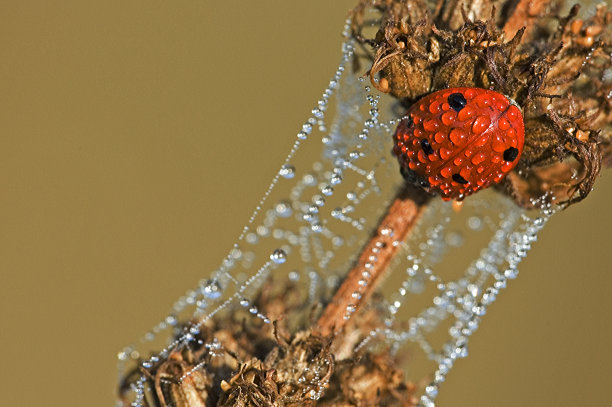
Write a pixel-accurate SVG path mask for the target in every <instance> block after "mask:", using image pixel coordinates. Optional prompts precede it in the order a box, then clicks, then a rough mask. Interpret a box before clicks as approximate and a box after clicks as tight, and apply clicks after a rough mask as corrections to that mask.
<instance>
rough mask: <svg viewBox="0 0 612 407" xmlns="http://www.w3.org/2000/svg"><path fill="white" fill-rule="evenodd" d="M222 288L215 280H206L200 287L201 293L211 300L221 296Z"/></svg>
mask: <svg viewBox="0 0 612 407" xmlns="http://www.w3.org/2000/svg"><path fill="white" fill-rule="evenodd" d="M222 293H223V290H222V288H221V285H220V284H219V282H218V281H217V280H214V279H213V280H208V281H207V282H206V285H205V286H204V287H203V288H202V294H203V295H204V296H205V297H206V298H209V299H211V300H215V299H217V298H219V297H221V294H222Z"/></svg>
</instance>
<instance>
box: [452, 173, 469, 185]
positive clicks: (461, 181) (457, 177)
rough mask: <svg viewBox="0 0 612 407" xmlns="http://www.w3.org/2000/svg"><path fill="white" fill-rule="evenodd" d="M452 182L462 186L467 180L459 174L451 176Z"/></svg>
mask: <svg viewBox="0 0 612 407" xmlns="http://www.w3.org/2000/svg"><path fill="white" fill-rule="evenodd" d="M453 181H455V182H457V183H459V184H463V185H465V184H467V183H468V182H467V180H466V179H465V178H463V177H462V176H461V175H459V174H453Z"/></svg>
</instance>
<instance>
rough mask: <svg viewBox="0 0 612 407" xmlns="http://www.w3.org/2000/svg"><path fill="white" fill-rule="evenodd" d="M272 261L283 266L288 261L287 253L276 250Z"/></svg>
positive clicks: (271, 258)
mask: <svg viewBox="0 0 612 407" xmlns="http://www.w3.org/2000/svg"><path fill="white" fill-rule="evenodd" d="M270 260H272V261H273V262H274V263H276V264H283V263H284V262H286V261H287V253H285V251H284V250H283V249H276V250H274V251H273V252H272V254H271V255H270Z"/></svg>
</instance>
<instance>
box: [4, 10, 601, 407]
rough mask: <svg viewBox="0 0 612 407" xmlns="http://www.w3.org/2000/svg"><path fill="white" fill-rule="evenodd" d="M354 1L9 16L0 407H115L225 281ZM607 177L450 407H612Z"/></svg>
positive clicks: (452, 393)
mask: <svg viewBox="0 0 612 407" xmlns="http://www.w3.org/2000/svg"><path fill="white" fill-rule="evenodd" d="M354 4H355V0H351V1H348V0H342V1H339V0H337V1H334V2H329V1H324V0H312V1H309V2H280V1H263V2H246V1H245V2H214V3H213V2H210V1H174V2H167V1H147V2H144V1H115V0H107V1H104V2H83V1H64V2H55V4H51V2H42V1H30V2H10V1H9V2H7V1H5V2H2V3H1V4H0V33H1V34H0V60H1V61H2V62H1V63H0V123H1V126H2V127H1V134H0V188H1V190H0V216H1V221H0V222H1V223H0V273H1V274H0V275H1V278H0V287H1V288H0V290H1V291H0V318H1V325H0V346H1V349H2V366H3V368H2V369H0V390H1V392H2V396H3V397H2V404H4V405H13V406H37V405H44V406H59V405H88V406H109V405H113V403H114V393H115V387H116V380H117V379H116V371H115V368H116V354H117V351H119V350H120V349H121V348H122V347H123V346H125V345H127V344H128V343H131V342H134V341H136V340H137V339H138V338H140V337H141V336H142V335H143V334H144V333H145V332H147V331H148V330H149V329H150V328H151V327H152V326H153V325H154V324H155V323H157V322H158V320H159V319H160V318H162V317H163V316H164V315H166V313H167V312H168V310H169V308H170V306H171V304H172V303H173V302H174V300H176V299H177V298H178V297H179V296H180V295H182V294H183V293H184V292H185V291H186V290H187V289H188V288H190V287H193V286H195V285H196V283H197V281H198V280H199V279H200V278H202V277H205V276H206V275H208V273H209V272H210V271H211V270H212V269H214V268H215V267H217V265H218V264H219V262H220V260H221V258H222V256H223V255H225V253H226V251H227V250H228V249H229V248H230V246H231V245H232V243H233V242H234V240H235V239H236V237H237V236H238V234H239V232H240V230H241V228H242V226H243V225H244V223H245V222H246V221H247V220H248V217H249V216H250V213H251V211H252V209H253V208H254V206H255V204H256V203H257V202H258V200H259V199H260V197H261V195H262V194H263V192H264V190H265V188H266V187H267V186H268V184H269V181H270V180H271V178H272V176H273V175H274V173H275V172H276V171H277V170H278V167H279V165H280V164H281V162H282V160H283V159H284V157H285V155H286V153H287V152H288V150H289V148H290V146H291V144H292V143H293V140H294V135H295V134H296V132H297V131H298V130H299V127H300V126H301V123H302V122H303V120H304V119H305V118H306V117H307V115H308V113H309V111H310V109H311V108H312V107H313V105H314V104H315V102H316V101H317V99H318V98H319V97H320V94H321V92H322V91H323V90H324V88H325V86H326V85H327V82H328V80H329V78H330V77H331V75H332V73H333V72H334V70H335V69H336V66H337V63H338V61H339V58H340V44H341V41H342V39H341V37H340V32H341V29H342V25H343V22H344V19H345V17H346V15H347V12H348V10H349V9H350V8H351V7H352V6H353V5H354ZM611 198H612V171H607V172H606V171H604V173H603V176H602V177H601V179H600V180H599V181H598V182H597V184H596V187H595V191H594V192H593V193H592V194H591V196H590V197H589V198H588V199H587V200H586V201H585V202H583V203H581V204H579V205H576V206H575V207H572V208H570V209H568V210H566V211H564V212H562V213H560V214H558V215H556V216H554V217H553V219H552V220H551V222H550V223H549V225H548V226H547V227H546V228H545V229H544V231H543V233H542V234H541V235H540V241H539V242H538V243H537V244H536V245H535V247H534V249H533V250H532V252H531V254H530V255H529V257H528V258H527V260H526V261H525V262H524V263H523V264H522V266H521V275H520V278H518V280H516V281H513V282H512V284H511V286H510V287H509V289H508V290H507V291H505V292H504V293H503V295H501V296H500V298H499V299H498V301H497V302H496V303H495V304H494V305H493V306H492V307H491V308H490V310H489V313H488V314H489V315H488V316H487V317H486V318H485V319H484V321H483V323H482V325H481V328H480V330H479V331H478V332H477V333H476V334H475V336H474V337H473V338H472V339H471V345H470V353H471V355H470V357H468V358H467V359H465V360H461V361H460V362H458V363H457V365H456V367H455V369H454V371H453V372H452V373H451V374H450V376H449V378H448V380H447V382H446V384H445V385H444V387H443V388H442V391H441V395H440V397H439V399H438V400H439V405H440V406H465V405H470V406H491V405H495V406H516V405H530V406H531V405H538V406H575V405H610V404H611V402H610V400H609V399H610V396H609V389H610V388H611V386H612V375H611V374H610V370H609V366H610V363H611V362H612V347H611V346H609V345H610V343H612V327H611V324H610V320H611V318H610V314H611V312H612V295H609V291H610V290H611V289H612V273H611V270H610V268H611V267H610V266H611V265H612V251H611V250H610V245H609V233H610V229H611V228H612V219H611V216H610V210H609V208H610V205H609V202H610V199H611Z"/></svg>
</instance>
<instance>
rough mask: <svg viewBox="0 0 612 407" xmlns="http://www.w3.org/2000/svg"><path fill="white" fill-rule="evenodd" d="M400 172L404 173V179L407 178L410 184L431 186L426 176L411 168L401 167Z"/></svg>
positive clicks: (424, 186)
mask: <svg viewBox="0 0 612 407" xmlns="http://www.w3.org/2000/svg"><path fill="white" fill-rule="evenodd" d="M400 174H402V177H404V180H406V182H407V183H409V184H412V185H419V186H421V187H423V188H429V187H430V186H431V185H430V184H429V181H427V179H426V178H424V177H422V176H420V175H419V174H417V173H416V172H414V171H412V170H411V169H410V168H404V167H400Z"/></svg>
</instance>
